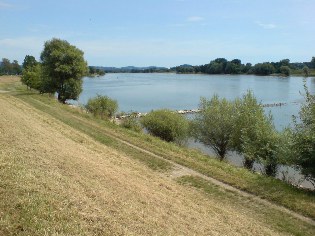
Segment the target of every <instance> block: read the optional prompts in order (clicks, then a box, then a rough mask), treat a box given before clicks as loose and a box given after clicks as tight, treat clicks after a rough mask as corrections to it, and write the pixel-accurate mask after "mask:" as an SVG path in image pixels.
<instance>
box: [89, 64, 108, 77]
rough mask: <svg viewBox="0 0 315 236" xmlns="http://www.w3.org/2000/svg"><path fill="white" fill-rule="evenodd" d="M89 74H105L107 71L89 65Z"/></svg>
mask: <svg viewBox="0 0 315 236" xmlns="http://www.w3.org/2000/svg"><path fill="white" fill-rule="evenodd" d="M88 75H89V76H103V75H105V71H104V70H102V69H99V68H97V67H96V66H89V73H88Z"/></svg>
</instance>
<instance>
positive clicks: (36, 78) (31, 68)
mask: <svg viewBox="0 0 315 236" xmlns="http://www.w3.org/2000/svg"><path fill="white" fill-rule="evenodd" d="M22 67H23V70H22V78H21V82H22V83H23V84H25V85H26V86H27V87H28V88H34V89H38V90H39V89H40V84H41V66H40V64H39V63H38V62H37V61H36V59H35V57H33V56H29V55H26V56H25V58H24V61H23V64H22Z"/></svg>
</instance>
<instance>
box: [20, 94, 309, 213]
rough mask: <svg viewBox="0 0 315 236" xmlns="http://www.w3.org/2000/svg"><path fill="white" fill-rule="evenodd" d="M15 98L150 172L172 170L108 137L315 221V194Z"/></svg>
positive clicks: (51, 103) (53, 104) (56, 106)
mask: <svg viewBox="0 0 315 236" xmlns="http://www.w3.org/2000/svg"><path fill="white" fill-rule="evenodd" d="M15 96H16V97H18V98H20V99H21V100H22V101H24V102H26V103H28V104H30V105H32V106H33V107H35V108H37V109H38V110H41V111H43V112H45V113H48V114H50V115H51V116H53V117H55V118H56V119H58V120H60V121H62V122H63V123H65V124H67V125H69V126H71V127H73V128H75V129H77V130H80V131H82V132H84V133H85V134H87V135H89V136H91V137H93V138H94V139H95V140H97V141H99V142H101V143H103V144H106V145H108V146H111V147H113V148H116V149H118V150H120V151H122V152H124V153H126V154H128V155H130V156H131V157H133V158H135V159H138V160H140V161H142V162H143V163H145V164H146V165H147V166H149V167H150V168H153V169H155V170H162V171H166V170H169V169H170V168H172V166H171V164H169V163H168V162H166V161H163V160H160V159H158V158H155V157H152V156H151V155H148V154H146V153H143V152H141V151H138V150H136V149H134V148H132V147H129V146H127V145H125V144H123V143H121V142H118V141H117V140H115V139H113V138H112V137H111V136H114V137H117V138H120V139H122V140H125V141H127V142H130V143H132V144H134V145H136V146H138V147H141V148H143V149H146V150H148V151H150V152H152V153H154V154H156V155H159V156H162V157H164V158H165V159H168V160H171V161H174V162H176V163H178V164H181V165H183V166H186V167H189V168H191V169H194V170H196V171H198V172H200V173H203V174H205V175H207V176H210V177H213V178H216V179H218V180H220V181H222V182H225V183H227V184H230V185H232V186H234V187H236V188H238V189H241V190H244V191H247V192H249V193H252V194H254V195H257V196H260V197H261V198H264V199H267V200H269V201H271V202H274V203H277V204H279V205H282V206H285V207H287V208H289V209H291V210H293V211H295V212H298V213H301V214H303V215H305V216H309V217H311V218H312V219H315V192H314V191H307V190H303V189H298V188H296V187H294V186H291V185H289V184H287V183H284V182H282V181H280V180H277V179H274V178H271V177H266V176H263V175H260V174H257V173H252V172H249V171H247V170H245V169H243V168H237V167H234V166H232V165H231V164H228V163H225V162H219V161H218V160H216V159H214V158H209V156H207V155H204V154H203V153H201V152H200V151H198V150H193V149H188V148H184V147H180V146H178V145H175V144H172V143H167V142H164V141H162V140H159V139H157V138H154V137H152V136H149V135H147V134H143V133H136V132H132V131H130V130H126V129H123V128H121V127H119V126H117V125H115V124H112V123H110V122H106V121H102V120H98V119H95V118H93V117H92V116H90V115H89V114H86V113H84V112H82V111H80V110H79V109H73V108H70V107H68V106H66V105H62V104H60V103H58V102H57V101H56V100H55V99H52V98H51V97H49V96H46V95H38V94H36V93H33V92H28V91H25V92H24V93H21V92H18V93H16V95H15Z"/></svg>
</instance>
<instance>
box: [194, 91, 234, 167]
mask: <svg viewBox="0 0 315 236" xmlns="http://www.w3.org/2000/svg"><path fill="white" fill-rule="evenodd" d="M199 109H200V110H201V112H200V113H198V114H196V117H195V119H194V120H193V122H192V135H193V137H194V138H195V139H196V140H198V141H200V142H202V143H203V144H205V145H207V146H210V147H211V148H212V149H213V150H214V151H215V153H216V154H217V155H218V157H219V158H220V160H221V161H222V160H223V159H224V158H225V155H226V153H227V151H229V150H232V142H231V137H232V135H233V131H234V126H235V118H236V112H235V104H234V103H233V102H230V101H228V100H226V99H224V98H223V99H220V98H219V97H218V96H217V95H214V96H213V97H212V98H211V99H210V100H207V99H206V98H201V99H200V104H199Z"/></svg>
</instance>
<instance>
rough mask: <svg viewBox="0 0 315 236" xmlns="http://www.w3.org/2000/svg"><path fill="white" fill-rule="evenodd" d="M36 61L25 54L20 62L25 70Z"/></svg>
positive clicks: (34, 64) (35, 63)
mask: <svg viewBox="0 0 315 236" xmlns="http://www.w3.org/2000/svg"><path fill="white" fill-rule="evenodd" d="M37 64H38V62H37V61H36V59H35V57H33V56H30V55H26V56H25V58H24V61H23V64H22V67H23V69H24V70H27V69H29V68H32V67H34V66H36V65H37Z"/></svg>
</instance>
